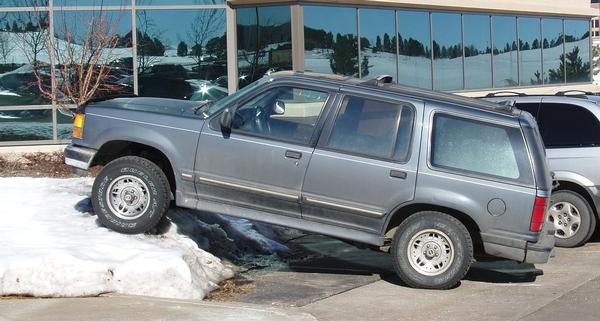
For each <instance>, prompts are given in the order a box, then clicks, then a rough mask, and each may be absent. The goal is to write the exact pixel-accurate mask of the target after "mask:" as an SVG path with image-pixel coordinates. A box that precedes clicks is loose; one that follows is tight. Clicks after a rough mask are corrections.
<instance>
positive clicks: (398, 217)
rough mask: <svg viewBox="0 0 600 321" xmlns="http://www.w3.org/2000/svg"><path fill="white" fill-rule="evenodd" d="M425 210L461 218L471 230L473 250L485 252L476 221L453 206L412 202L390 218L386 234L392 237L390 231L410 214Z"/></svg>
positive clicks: (479, 252) (478, 252)
mask: <svg viewBox="0 0 600 321" xmlns="http://www.w3.org/2000/svg"><path fill="white" fill-rule="evenodd" d="M423 211H436V212H442V213H445V214H448V215H450V216H452V217H454V218H456V219H457V220H459V221H460V222H461V223H462V224H463V225H464V226H465V227H466V228H467V230H468V231H469V234H470V235H471V239H472V240H473V250H474V252H475V254H476V255H480V254H484V250H483V242H482V241H481V233H480V232H481V230H480V229H479V226H478V225H477V223H475V221H474V220H473V219H472V218H471V217H470V216H469V215H467V214H465V213H463V212H461V211H457V210H455V209H452V208H448V207H444V206H437V205H432V204H411V205H407V206H404V207H401V208H399V209H397V210H396V211H395V212H394V213H393V214H392V217H391V218H390V220H389V222H388V224H387V226H386V230H385V236H386V238H387V237H390V238H391V237H392V235H388V234H391V233H390V232H391V231H392V230H394V229H395V228H396V227H398V225H400V224H401V223H402V222H403V221H404V220H405V219H407V218H408V217H409V216H411V215H413V214H415V213H418V212H423Z"/></svg>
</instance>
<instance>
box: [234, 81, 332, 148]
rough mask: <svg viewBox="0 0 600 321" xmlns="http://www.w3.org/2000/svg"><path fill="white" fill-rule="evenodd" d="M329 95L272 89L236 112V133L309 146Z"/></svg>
mask: <svg viewBox="0 0 600 321" xmlns="http://www.w3.org/2000/svg"><path fill="white" fill-rule="evenodd" d="M328 96H329V95H328V93H327V92H323V91H316V90H310V89H302V88H296V87H277V88H273V89H270V90H268V91H266V92H264V93H262V94H260V95H258V96H257V97H255V98H253V99H252V100H250V101H248V102H246V103H245V104H244V105H242V106H240V108H238V109H237V110H236V113H235V117H234V120H233V123H232V131H233V132H238V133H247V134H251V135H256V136H264V137H267V138H273V139H278V140H283V141H290V142H294V143H301V144H308V143H309V142H310V138H311V137H312V135H313V132H314V129H315V126H316V124H317V121H318V119H319V117H320V115H321V113H322V112H323V107H324V106H325V103H326V102H327V98H328Z"/></svg>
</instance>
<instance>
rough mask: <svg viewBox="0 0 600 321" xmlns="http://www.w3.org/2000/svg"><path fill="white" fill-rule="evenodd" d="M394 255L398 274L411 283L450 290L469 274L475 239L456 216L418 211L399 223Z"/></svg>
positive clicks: (419, 286)
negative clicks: (472, 238) (473, 239)
mask: <svg viewBox="0 0 600 321" xmlns="http://www.w3.org/2000/svg"><path fill="white" fill-rule="evenodd" d="M391 254H392V258H393V263H394V269H395V270H396V273H397V274H398V276H399V277H400V279H401V280H402V281H404V282H405V283H406V284H407V285H408V286H410V287H414V288H424V289H449V288H452V287H454V286H456V285H457V284H458V283H459V282H460V280H461V279H462V278H463V277H464V276H465V275H466V274H467V271H468V270H469V268H470V266H471V263H472V262H473V241H472V240H471V235H470V234H469V231H467V228H466V227H465V226H464V225H463V224H462V223H461V222H460V221H459V220H457V219H456V218H454V217H452V216H450V215H447V214H444V213H440V212H432V211H426V212H419V213H416V214H414V215H411V216H410V217H408V218H407V219H406V220H404V221H403V222H402V223H401V224H400V226H398V229H397V230H396V233H395V234H394V239H393V241H392V248H391Z"/></svg>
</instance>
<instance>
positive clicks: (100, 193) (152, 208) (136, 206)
mask: <svg viewBox="0 0 600 321" xmlns="http://www.w3.org/2000/svg"><path fill="white" fill-rule="evenodd" d="M169 204H170V187H169V182H168V180H167V178H166V176H165V174H164V173H163V172H162V170H161V169H160V168H159V167H158V166H157V165H156V164H154V163H153V162H151V161H149V160H147V159H145V158H141V157H137V156H127V157H121V158H117V159H115V160H114V161H112V162H110V163H108V164H107V165H106V166H104V168H103V169H102V171H100V173H99V174H98V176H97V177H96V179H95V181H94V186H93V188H92V205H93V207H94V211H95V212H96V214H97V215H98V218H99V219H100V222H101V223H102V225H104V226H105V227H108V228H110V229H111V230H113V231H117V232H120V233H125V234H137V233H143V232H146V231H148V230H150V229H151V228H153V227H154V226H155V225H156V224H158V222H159V221H160V219H161V218H162V217H163V215H164V214H165V213H166V212H167V209H168V208H169Z"/></svg>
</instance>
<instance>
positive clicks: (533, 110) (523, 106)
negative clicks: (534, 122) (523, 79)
mask: <svg viewBox="0 0 600 321" xmlns="http://www.w3.org/2000/svg"><path fill="white" fill-rule="evenodd" d="M515 107H517V108H519V109H520V110H524V111H526V112H528V113H530V114H531V115H532V116H533V117H535V118H536V119H537V117H538V110H539V108H540V104H539V103H516V104H515Z"/></svg>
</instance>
